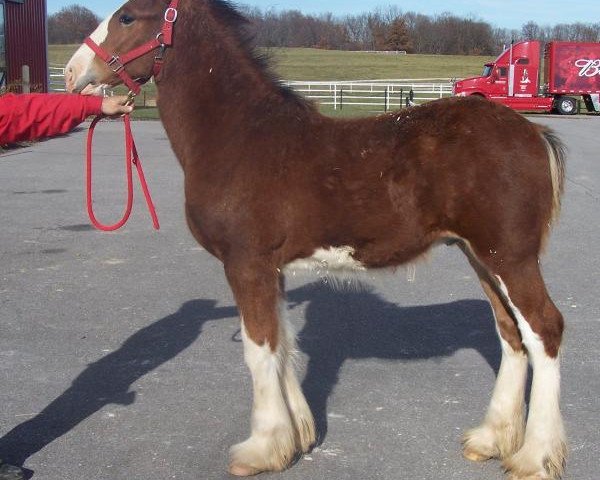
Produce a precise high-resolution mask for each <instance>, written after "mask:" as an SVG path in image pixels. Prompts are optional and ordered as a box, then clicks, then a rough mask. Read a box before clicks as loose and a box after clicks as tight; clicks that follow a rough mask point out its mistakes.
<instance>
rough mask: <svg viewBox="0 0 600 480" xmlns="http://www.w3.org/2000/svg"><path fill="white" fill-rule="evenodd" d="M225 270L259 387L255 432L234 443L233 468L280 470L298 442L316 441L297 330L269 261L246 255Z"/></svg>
mask: <svg viewBox="0 0 600 480" xmlns="http://www.w3.org/2000/svg"><path fill="white" fill-rule="evenodd" d="M225 270H226V274H227V279H228V281H229V284H230V285H231V288H232V290H233V293H234V295H235V298H236V302H237V305H238V308H239V311H240V317H241V323H242V325H241V330H242V340H243V344H244V359H245V361H246V364H247V366H248V368H249V369H250V373H251V375H252V383H253V392H254V399H253V408H252V420H251V428H252V430H251V435H250V437H249V438H248V439H247V440H246V441H244V442H242V443H239V444H237V445H235V446H233V447H232V448H231V459H230V465H229V472H230V473H232V474H233V475H238V476H247V475H255V474H257V473H260V472H263V471H280V470H283V469H284V468H286V467H287V466H288V465H289V464H290V462H291V461H292V460H293V459H294V457H295V455H296V453H297V450H298V449H297V442H298V447H300V448H301V449H302V450H304V449H308V447H309V444H310V443H312V442H313V441H314V426H313V425H314V423H313V420H312V415H311V414H310V410H309V409H308V405H307V404H306V400H305V399H304V396H303V395H302V392H301V390H300V388H299V386H298V381H297V380H296V378H295V373H294V372H293V369H292V365H291V358H290V357H291V353H292V351H293V348H294V338H293V335H291V334H289V333H288V332H287V331H286V324H285V323H284V322H280V320H279V308H280V303H281V292H280V287H279V285H280V284H279V274H278V272H277V269H276V268H273V267H271V266H270V265H268V262H255V263H254V264H251V263H250V262H248V261H247V260H245V261H243V262H240V263H234V262H230V263H228V264H226V266H225ZM306 425H309V426H308V427H306ZM311 426H312V427H311ZM311 431H312V438H311V433H310V432H311ZM306 432H308V433H306Z"/></svg>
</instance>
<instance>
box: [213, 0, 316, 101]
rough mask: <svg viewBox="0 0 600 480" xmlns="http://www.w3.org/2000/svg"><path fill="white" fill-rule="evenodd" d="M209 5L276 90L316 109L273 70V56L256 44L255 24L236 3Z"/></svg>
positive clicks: (225, 0)
mask: <svg viewBox="0 0 600 480" xmlns="http://www.w3.org/2000/svg"><path fill="white" fill-rule="evenodd" d="M207 3H208V7H209V9H210V10H211V13H212V14H213V15H214V16H215V18H216V19H217V20H218V21H219V22H222V23H223V24H225V25H227V26H228V27H229V29H230V30H231V32H232V33H233V36H234V38H235V40H236V42H237V44H238V46H239V47H240V49H241V50H242V51H243V52H245V54H246V56H247V58H248V59H249V60H250V62H251V64H252V65H254V66H255V67H256V69H257V71H260V72H261V73H262V75H263V76H264V77H265V78H266V79H267V80H268V82H269V83H270V84H271V85H272V86H273V87H274V89H275V91H276V92H277V93H279V94H280V95H281V97H282V98H283V99H284V100H286V101H289V102H292V103H295V104H296V105H297V106H299V107H301V108H302V109H306V110H316V107H315V105H314V103H313V102H312V101H310V100H308V99H306V98H305V97H303V96H301V95H300V94H298V93H297V92H296V91H294V90H293V89H292V88H290V87H288V86H286V85H284V84H283V83H282V82H281V78H280V77H279V76H278V75H277V74H276V73H275V72H274V71H273V62H274V60H273V56H272V55H271V54H269V53H267V52H264V51H259V50H258V48H257V46H256V31H255V26H254V24H253V23H252V22H251V21H250V20H248V19H247V18H246V17H245V16H244V15H243V14H242V13H240V12H239V10H238V9H237V8H236V7H235V5H234V4H233V3H232V2H230V1H228V0H208V1H207Z"/></svg>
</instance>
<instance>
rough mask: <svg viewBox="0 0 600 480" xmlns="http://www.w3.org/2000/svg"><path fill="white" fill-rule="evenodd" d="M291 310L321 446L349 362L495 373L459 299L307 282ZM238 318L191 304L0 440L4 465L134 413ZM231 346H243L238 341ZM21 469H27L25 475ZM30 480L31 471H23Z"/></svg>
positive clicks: (489, 337)
mask: <svg viewBox="0 0 600 480" xmlns="http://www.w3.org/2000/svg"><path fill="white" fill-rule="evenodd" d="M288 302H289V308H291V309H294V308H296V307H297V306H298V305H300V304H303V303H305V302H308V305H307V308H306V314H305V317H306V318H305V324H304V327H303V328H302V330H301V331H300V332H299V335H298V345H299V348H300V349H301V350H302V351H303V352H304V353H306V354H307V356H308V363H307V372H306V376H305V378H304V381H303V383H302V388H303V390H304V393H305V395H306V397H307V400H308V403H309V405H310V407H311V410H312V411H313V414H314V416H315V421H316V423H317V430H318V432H319V439H320V441H322V440H323V439H324V438H325V436H326V434H327V400H328V398H329V396H330V394H331V393H332V391H333V389H334V388H335V385H336V384H337V382H338V377H339V372H340V369H341V367H342V365H343V363H344V361H345V360H347V359H361V358H379V359H389V360H396V361H414V360H422V359H430V358H439V357H445V356H450V355H452V354H453V353H455V352H456V351H458V350H460V349H465V348H469V349H475V350H477V351H478V352H479V353H480V354H481V355H482V356H483V357H484V358H485V359H486V361H487V362H488V364H489V365H490V366H491V367H492V369H494V371H496V372H497V371H498V366H499V361H500V350H499V346H498V342H497V340H496V332H495V329H494V325H493V320H492V314H491V310H490V307H489V306H488V304H487V302H484V301H481V300H464V301H457V302H452V303H448V304H442V305H432V306H423V307H399V306H397V305H396V304H393V303H390V302H387V301H386V300H384V299H382V298H381V297H379V296H378V295H376V294H375V293H374V292H373V291H372V289H370V287H367V286H364V285H359V289H356V290H352V291H336V290H332V289H331V288H330V287H328V286H324V285H322V284H320V283H313V284H309V285H305V286H303V287H300V288H297V289H294V290H292V291H290V292H289V293H288ZM235 316H237V308H235V307H233V306H229V307H216V301H214V300H194V301H190V302H186V303H185V304H183V305H182V306H181V308H180V309H179V310H178V311H177V312H175V313H173V314H172V315H169V316H167V317H165V318H162V319H160V320H158V321H156V322H155V323H153V324H151V325H149V326H148V327H145V328H142V329H141V330H139V331H138V332H136V333H135V334H133V335H132V336H131V337H129V338H128V339H127V340H126V341H125V342H124V343H123V345H122V346H121V347H120V348H119V349H118V350H116V351H115V352H112V353H110V354H108V355H106V356H104V357H103V358H101V359H100V360H98V361H97V362H94V363H92V364H90V365H89V366H88V367H87V368H86V369H85V370H84V371H83V372H82V373H81V374H80V375H79V376H77V378H75V380H74V381H73V383H72V384H71V386H70V387H69V388H68V389H67V390H66V391H65V392H64V393H62V394H61V395H60V396H59V397H57V398H56V399H55V400H53V401H52V402H51V403H50V404H49V405H48V406H47V407H46V408H44V410H43V411H42V412H40V413H39V414H38V415H36V416H35V417H33V418H32V419H30V420H27V421H26V422H24V423H22V424H20V425H18V426H16V427H15V428H14V429H12V430H11V431H10V432H8V433H7V434H6V435H5V436H4V437H3V438H1V439H0V458H1V459H3V460H4V461H5V462H7V463H9V464H12V465H18V466H22V465H23V464H24V463H25V461H26V460H27V459H28V458H29V457H30V456H32V455H33V454H35V453H37V452H38V451H40V450H41V449H43V448H44V447H45V446H47V445H49V444H50V443H51V442H53V441H54V440H56V439H58V438H60V437H61V436H63V435H65V434H66V433H67V432H69V431H70V430H72V429H73V428H75V427H76V426H77V425H78V424H79V423H81V422H82V421H84V420H85V419H87V418H88V417H90V416H91V415H93V414H95V413H96V412H98V411H99V410H101V409H102V408H104V407H105V406H107V405H110V404H117V405H131V404H132V403H133V402H134V401H135V392H134V391H131V390H130V388H131V386H132V385H133V384H134V383H135V382H136V381H137V380H138V379H140V378H141V377H143V376H144V375H146V374H147V373H149V372H151V371H152V370H154V369H156V368H157V367H159V366H160V365H162V364H164V363H165V362H167V361H169V360H171V359H173V358H175V357H176V356H177V355H179V354H180V353H181V352H183V351H184V350H185V349H186V348H188V347H189V346H190V345H192V344H193V343H194V342H195V341H196V339H197V338H198V337H199V336H200V334H201V333H202V328H203V325H204V324H205V322H207V321H211V320H218V319H224V318H232V317H235ZM232 341H239V339H238V338H237V337H236V336H234V338H233V339H232ZM24 470H25V469H24ZM25 473H26V476H27V478H30V477H31V476H32V475H33V472H31V471H29V470H25Z"/></svg>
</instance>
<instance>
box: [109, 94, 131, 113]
mask: <svg viewBox="0 0 600 480" xmlns="http://www.w3.org/2000/svg"><path fill="white" fill-rule="evenodd" d="M129 101H130V98H129V97H128V96H127V95H115V96H114V97H104V99H103V100H102V113H103V114H104V115H107V116H109V117H114V116H116V115H124V114H126V113H131V112H132V111H133V105H129Z"/></svg>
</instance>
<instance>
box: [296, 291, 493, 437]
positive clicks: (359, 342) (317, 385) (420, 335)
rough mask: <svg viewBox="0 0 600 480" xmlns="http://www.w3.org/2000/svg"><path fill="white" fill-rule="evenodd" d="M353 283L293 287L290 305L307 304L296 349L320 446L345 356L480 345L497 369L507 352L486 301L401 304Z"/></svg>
mask: <svg viewBox="0 0 600 480" xmlns="http://www.w3.org/2000/svg"><path fill="white" fill-rule="evenodd" d="M355 286H356V287H358V289H353V290H351V291H337V290H334V289H332V288H330V287H329V286H325V285H322V284H319V283H313V284H309V285H306V286H303V287H300V288H298V289H295V290H292V291H290V292H289V293H288V302H289V306H288V308H290V309H292V310H293V309H294V308H296V307H297V306H298V305H299V304H302V303H304V302H308V305H307V307H306V313H305V324H304V327H303V328H302V329H301V330H300V331H299V332H298V347H299V349H300V350H301V351H302V352H304V353H305V354H306V355H307V356H308V363H307V367H306V375H305V378H304V381H303V382H302V390H303V391H304V394H305V396H306V398H307V401H308V403H309V405H310V407H311V410H312V412H313V415H314V417H315V422H316V425H317V431H318V436H319V440H318V443H319V444H320V443H322V441H323V440H324V438H325V436H326V435H327V401H328V398H329V396H330V395H331V393H332V391H333V389H334V388H335V386H336V384H337V383H338V378H339V372H340V369H341V367H342V365H343V363H344V362H345V361H346V360H349V359H367V358H377V359H386V360H395V361H400V362H402V361H415V360H426V359H432V358H441V357H449V356H451V355H453V354H454V353H456V352H457V351H458V350H461V349H474V350H476V351H477V352H479V353H480V354H481V355H482V357H483V358H484V359H485V360H486V362H487V363H488V364H489V366H490V367H491V368H492V369H493V370H494V372H495V373H496V374H497V373H498V369H499V365H500V359H501V351H500V346H499V342H498V340H497V333H496V330H495V326H494V320H493V314H492V310H491V307H490V306H489V303H488V302H486V301H483V300H461V301H456V302H451V303H446V304H440V305H427V306H415V307H399V306H398V305H396V304H393V303H390V302H388V301H386V300H384V299H382V298H381V297H380V296H378V295H376V294H375V293H373V291H372V289H371V288H370V287H369V286H365V285H363V284H358V285H355Z"/></svg>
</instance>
